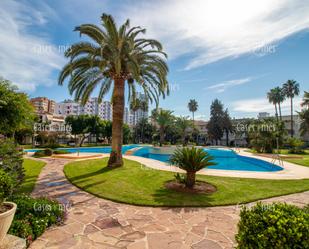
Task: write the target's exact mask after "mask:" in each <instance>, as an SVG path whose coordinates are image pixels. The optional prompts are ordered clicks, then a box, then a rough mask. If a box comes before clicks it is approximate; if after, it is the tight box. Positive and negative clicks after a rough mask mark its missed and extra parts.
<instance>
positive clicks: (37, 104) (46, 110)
mask: <svg viewBox="0 0 309 249" xmlns="http://www.w3.org/2000/svg"><path fill="white" fill-rule="evenodd" d="M30 102H31V104H32V105H33V106H34V108H35V111H36V113H40V114H53V113H54V111H55V104H56V103H55V101H53V100H50V99H48V98H46V97H36V98H32V99H30Z"/></svg>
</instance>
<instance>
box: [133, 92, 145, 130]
mask: <svg viewBox="0 0 309 249" xmlns="http://www.w3.org/2000/svg"><path fill="white" fill-rule="evenodd" d="M136 98H138V99H139V100H141V101H147V98H146V95H145V94H142V93H137V94H136ZM131 115H132V125H136V124H137V123H138V122H139V121H140V120H141V119H144V118H148V111H144V110H142V109H141V108H140V109H138V110H136V111H132V110H131Z"/></svg>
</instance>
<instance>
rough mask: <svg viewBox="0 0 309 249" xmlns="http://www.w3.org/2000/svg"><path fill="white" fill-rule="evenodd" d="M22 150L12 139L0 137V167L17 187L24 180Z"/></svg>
mask: <svg viewBox="0 0 309 249" xmlns="http://www.w3.org/2000/svg"><path fill="white" fill-rule="evenodd" d="M22 155H23V152H22V150H19V149H18V148H17V146H16V144H15V142H14V141H13V140H10V139H5V140H1V139H0V169H3V170H4V171H5V172H6V173H8V174H9V175H10V176H11V177H12V179H13V182H14V185H15V187H18V186H19V185H20V184H21V183H22V182H23V180H24V177H25V170H24V168H23V158H22Z"/></svg>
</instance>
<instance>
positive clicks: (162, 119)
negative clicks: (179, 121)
mask: <svg viewBox="0 0 309 249" xmlns="http://www.w3.org/2000/svg"><path fill="white" fill-rule="evenodd" d="M152 119H153V120H154V121H155V123H156V124H157V125H158V126H159V133H160V146H162V144H163V143H164V138H165V132H166V129H167V128H168V127H169V126H170V125H171V124H172V123H173V121H174V116H173V112H172V111H170V110H163V109H159V110H156V111H154V112H153V113H152Z"/></svg>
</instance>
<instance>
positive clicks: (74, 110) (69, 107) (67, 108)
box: [55, 100, 83, 116]
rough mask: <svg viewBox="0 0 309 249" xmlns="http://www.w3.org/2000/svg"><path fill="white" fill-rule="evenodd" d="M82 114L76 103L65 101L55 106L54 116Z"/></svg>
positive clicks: (81, 109)
mask: <svg viewBox="0 0 309 249" xmlns="http://www.w3.org/2000/svg"><path fill="white" fill-rule="evenodd" d="M82 113H83V108H82V107H81V105H80V104H79V103H77V102H74V101H72V100H65V101H63V102H60V103H56V105H55V114H56V115H62V116H70V115H74V116H75V115H80V114H82Z"/></svg>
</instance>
